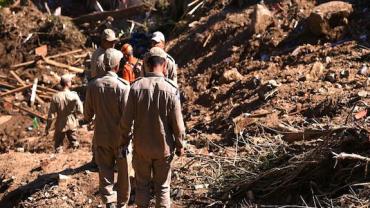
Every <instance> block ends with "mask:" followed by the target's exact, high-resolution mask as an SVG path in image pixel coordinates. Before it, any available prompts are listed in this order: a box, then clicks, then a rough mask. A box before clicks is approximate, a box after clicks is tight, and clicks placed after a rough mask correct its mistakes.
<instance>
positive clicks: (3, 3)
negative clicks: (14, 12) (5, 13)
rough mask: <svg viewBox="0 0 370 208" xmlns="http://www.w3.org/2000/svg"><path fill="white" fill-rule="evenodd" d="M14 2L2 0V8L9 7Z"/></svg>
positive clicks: (0, 1) (0, 3) (0, 0)
mask: <svg viewBox="0 0 370 208" xmlns="http://www.w3.org/2000/svg"><path fill="white" fill-rule="evenodd" d="M12 2H13V1H12V0H0V7H4V6H7V5H9V4H11V3H12Z"/></svg>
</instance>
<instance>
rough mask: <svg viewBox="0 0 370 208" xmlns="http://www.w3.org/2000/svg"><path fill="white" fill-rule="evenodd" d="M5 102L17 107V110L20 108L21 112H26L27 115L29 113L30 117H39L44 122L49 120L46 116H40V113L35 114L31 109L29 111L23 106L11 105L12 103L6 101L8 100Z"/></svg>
mask: <svg viewBox="0 0 370 208" xmlns="http://www.w3.org/2000/svg"><path fill="white" fill-rule="evenodd" d="M3 101H4V102H6V103H9V104H11V105H12V106H13V107H16V108H18V109H19V110H22V111H24V112H26V113H28V114H30V115H32V116H35V117H38V118H40V119H42V120H44V121H46V120H47V118H46V116H43V115H41V114H40V113H38V112H34V111H32V110H30V109H27V108H24V107H22V106H19V105H15V104H14V103H11V102H9V101H6V100H3Z"/></svg>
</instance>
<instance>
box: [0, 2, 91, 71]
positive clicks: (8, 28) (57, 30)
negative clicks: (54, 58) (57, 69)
mask: <svg viewBox="0 0 370 208" xmlns="http://www.w3.org/2000/svg"><path fill="white" fill-rule="evenodd" d="M85 42H86V38H85V36H84V35H83V34H82V33H81V32H80V31H79V30H78V28H77V27H76V26H75V25H74V24H73V23H72V22H71V21H70V19H69V18H68V17H55V16H48V15H45V14H44V13H42V12H40V11H39V10H38V9H37V8H36V7H35V6H34V5H33V4H30V5H29V6H23V7H21V6H16V7H4V8H1V9H0V56H1V59H0V68H5V67H9V66H10V65H12V64H16V63H22V62H26V61H30V60H34V58H35V52H34V49H35V48H37V47H39V46H41V45H47V46H48V52H49V54H57V53H60V52H66V51H70V50H72V49H76V48H81V47H83V46H84V44H85Z"/></svg>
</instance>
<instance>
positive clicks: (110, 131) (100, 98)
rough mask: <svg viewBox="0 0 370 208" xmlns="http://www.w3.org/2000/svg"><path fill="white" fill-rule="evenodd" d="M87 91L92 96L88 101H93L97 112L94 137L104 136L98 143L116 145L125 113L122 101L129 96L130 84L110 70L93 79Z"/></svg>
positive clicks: (94, 109) (92, 103) (93, 106)
mask: <svg viewBox="0 0 370 208" xmlns="http://www.w3.org/2000/svg"><path fill="white" fill-rule="evenodd" d="M87 91H88V92H87V93H89V98H90V99H89V100H87V102H91V106H92V108H93V111H94V113H95V135H94V137H95V138H104V139H99V141H97V143H98V144H99V143H101V144H102V145H107V144H111V145H115V144H116V143H117V142H119V141H117V136H118V129H117V126H118V124H119V121H120V118H121V116H122V113H123V108H124V106H123V104H122V102H124V100H126V99H127V96H128V93H127V92H128V91H129V84H128V83H127V82H125V81H122V80H119V78H118V77H117V75H115V74H114V75H113V73H110V72H108V73H107V75H105V76H104V77H101V78H98V79H95V80H93V81H91V82H90V83H89V86H88V90H87ZM125 96H126V98H125ZM86 110H89V109H86Z"/></svg>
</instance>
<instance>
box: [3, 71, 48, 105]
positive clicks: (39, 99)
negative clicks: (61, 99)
mask: <svg viewBox="0 0 370 208" xmlns="http://www.w3.org/2000/svg"><path fill="white" fill-rule="evenodd" d="M9 73H10V74H11V75H12V76H13V77H14V78H15V79H16V80H17V82H19V84H21V85H22V86H26V85H27V84H26V83H25V82H24V81H23V80H22V79H21V78H20V77H19V76H18V74H16V73H15V72H14V71H10V72H9ZM36 100H37V102H38V103H40V104H44V103H45V102H44V101H43V100H42V99H41V98H40V97H39V96H38V95H36Z"/></svg>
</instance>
